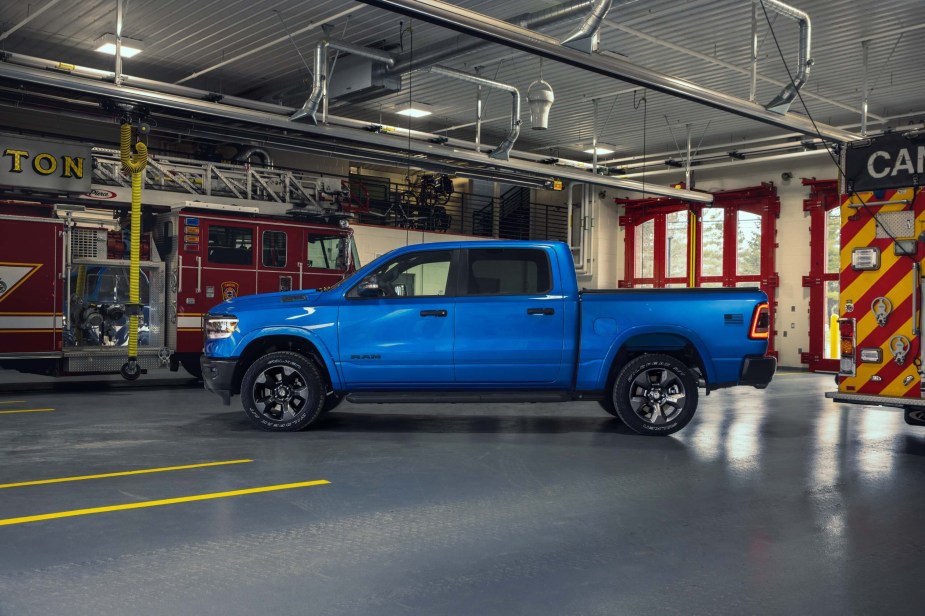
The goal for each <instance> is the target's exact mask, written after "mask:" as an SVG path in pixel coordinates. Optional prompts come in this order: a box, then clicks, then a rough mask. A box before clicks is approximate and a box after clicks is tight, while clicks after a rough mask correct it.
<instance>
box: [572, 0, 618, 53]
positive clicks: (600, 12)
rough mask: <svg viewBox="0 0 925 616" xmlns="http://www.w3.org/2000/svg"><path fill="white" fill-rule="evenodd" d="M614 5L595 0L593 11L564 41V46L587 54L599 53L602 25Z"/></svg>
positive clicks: (607, 0)
mask: <svg viewBox="0 0 925 616" xmlns="http://www.w3.org/2000/svg"><path fill="white" fill-rule="evenodd" d="M612 5H613V0H595V1H594V4H593V5H592V6H591V10H590V11H589V12H588V14H587V15H586V16H585V18H584V19H582V20H581V23H580V24H578V27H577V28H575V30H574V31H572V32H571V33H570V34H569V35H568V36H566V37H565V38H564V39H562V44H563V45H565V46H566V47H571V48H572V49H577V50H579V51H583V52H585V53H592V52H595V51H597V48H598V44H599V43H600V36H599V35H600V30H601V24H602V23H604V18H605V17H607V12H608V11H609V10H610V7H611V6H612Z"/></svg>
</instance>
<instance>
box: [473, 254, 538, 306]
mask: <svg viewBox="0 0 925 616" xmlns="http://www.w3.org/2000/svg"><path fill="white" fill-rule="evenodd" d="M476 250H499V251H507V252H530V253H538V254H540V255H542V258H543V260H544V261H545V263H546V274H547V276H546V281H547V288H546V289H545V290H538V291H535V292H526V293H502V292H498V293H470V292H469V264H470V258H469V257H470V254H471V253H472V252H473V251H476ZM463 253H464V254H463V258H462V262H461V263H460V268H459V275H458V280H457V288H458V290H459V296H460V297H531V296H536V295H549V294H550V293H551V292H552V291H553V289H554V288H555V281H554V280H553V275H552V267H553V264H552V261H551V260H550V258H549V252H548V251H546V250H543V249H542V248H511V247H500V248H491V247H490V246H480V247H478V248H466V249H464V250H463Z"/></svg>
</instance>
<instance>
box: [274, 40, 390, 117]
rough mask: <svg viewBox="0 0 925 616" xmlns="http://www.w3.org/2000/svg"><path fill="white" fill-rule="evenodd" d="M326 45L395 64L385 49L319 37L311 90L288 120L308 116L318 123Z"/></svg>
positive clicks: (324, 85)
mask: <svg viewBox="0 0 925 616" xmlns="http://www.w3.org/2000/svg"><path fill="white" fill-rule="evenodd" d="M328 47H330V48H331V49H337V50H339V51H343V52H346V53H351V54H354V55H357V56H363V57H364V58H370V59H372V60H375V61H376V62H382V63H383V64H385V65H386V66H393V65H394V64H395V56H394V55H392V54H390V53H389V52H387V51H382V50H380V49H370V48H369V47H361V46H360V45H354V44H353V43H348V42H347V41H338V40H334V39H321V40H320V41H318V45H316V46H315V68H314V79H313V80H312V92H311V94H309V96H308V99H307V100H306V101H305V104H304V105H302V108H301V109H299V110H298V111H296V112H295V113H293V114H292V115H291V116H289V119H290V120H293V121H294V120H299V119H301V118H304V117H305V116H308V117H309V119H311V121H312V124H317V123H318V118H317V117H316V114H317V113H318V107H319V105H321V101H322V99H324V97H325V96H326V95H327V86H328V83H327V81H328V61H327V58H328Z"/></svg>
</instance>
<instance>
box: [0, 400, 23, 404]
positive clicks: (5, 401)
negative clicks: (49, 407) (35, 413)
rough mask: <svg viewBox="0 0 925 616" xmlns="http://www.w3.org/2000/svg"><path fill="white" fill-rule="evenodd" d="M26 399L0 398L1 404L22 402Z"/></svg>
mask: <svg viewBox="0 0 925 616" xmlns="http://www.w3.org/2000/svg"><path fill="white" fill-rule="evenodd" d="M23 402H25V400H0V404H22V403H23Z"/></svg>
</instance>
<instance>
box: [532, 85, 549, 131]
mask: <svg viewBox="0 0 925 616" xmlns="http://www.w3.org/2000/svg"><path fill="white" fill-rule="evenodd" d="M555 100H556V97H555V95H554V94H553V92H552V86H551V85H549V84H548V83H546V82H545V81H543V80H542V79H537V80H536V81H534V82H533V83H531V84H530V87H529V88H527V102H528V103H530V126H531V128H532V129H533V130H546V129H547V128H549V110H550V109H551V108H552V104H553V102H554V101H555Z"/></svg>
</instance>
